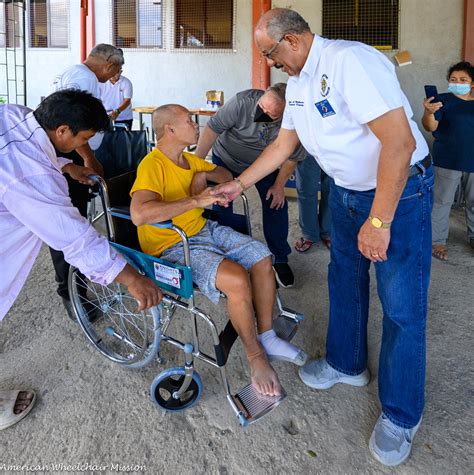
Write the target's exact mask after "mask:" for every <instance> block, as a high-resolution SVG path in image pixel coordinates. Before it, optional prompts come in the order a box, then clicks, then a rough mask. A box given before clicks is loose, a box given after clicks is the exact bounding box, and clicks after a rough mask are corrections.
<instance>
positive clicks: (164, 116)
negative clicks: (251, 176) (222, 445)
mask: <svg viewBox="0 0 474 475" xmlns="http://www.w3.org/2000/svg"><path fill="white" fill-rule="evenodd" d="M153 128H154V130H155V134H156V138H157V147H156V149H154V150H153V151H152V152H151V153H149V154H148V155H147V156H146V157H145V158H144V159H143V161H142V162H141V163H140V165H139V167H138V171H137V179H136V181H135V183H134V185H133V188H132V190H131V192H130V193H131V195H132V203H131V214H132V220H133V222H134V223H135V224H136V225H137V226H138V237H139V239H140V245H141V247H142V249H143V251H144V252H146V253H148V254H152V255H154V256H160V257H161V258H163V259H165V260H167V261H170V262H174V263H179V264H183V263H184V253H183V246H182V243H181V239H180V238H179V236H178V235H177V234H176V233H175V232H174V231H172V230H169V229H161V228H157V227H153V226H149V225H150V224H153V223H157V222H160V221H165V220H168V219H172V220H173V223H174V224H176V225H178V226H180V227H181V228H183V230H184V231H185V232H186V234H187V235H188V237H189V245H190V253H191V260H192V267H193V280H194V282H195V283H196V284H197V285H198V286H199V288H200V290H201V291H202V292H203V293H204V294H205V295H206V296H207V297H208V298H209V299H210V300H211V301H213V302H214V303H217V302H218V301H219V296H220V292H223V293H224V294H225V295H226V297H227V311H228V313H229V317H230V320H231V321H232V324H233V326H234V328H235V330H236V331H237V333H238V334H239V336H240V338H241V340H242V343H243V345H244V348H245V352H246V354H247V359H248V361H249V364H250V369H251V377H252V383H253V385H254V386H255V388H256V389H257V391H258V392H260V393H262V394H267V395H271V396H273V395H279V394H280V393H281V386H280V382H279V380H278V376H277V374H276V373H275V371H274V369H273V368H272V366H271V365H270V363H269V360H270V359H278V360H284V361H290V362H292V363H294V364H297V365H300V366H301V365H303V364H304V362H305V361H306V354H305V352H304V351H302V350H300V349H299V348H297V347H295V346H294V345H292V344H291V343H288V342H286V341H284V340H281V339H280V338H278V337H277V336H276V334H275V332H274V331H273V329H272V312H273V304H274V302H275V278H274V274H273V270H272V260H271V253H270V251H269V250H268V248H267V247H266V245H265V244H263V243H261V242H259V241H256V240H254V239H252V238H251V237H249V236H245V235H243V234H240V233H238V232H236V231H234V230H233V229H231V228H229V227H227V226H221V225H219V224H217V223H215V222H213V221H207V220H206V219H205V218H203V216H202V213H203V208H204V207H206V206H210V205H212V204H214V203H219V204H224V205H226V204H227V200H226V199H225V198H224V197H223V196H212V195H211V194H210V188H208V187H207V181H213V182H215V183H223V182H226V181H228V180H229V179H232V176H231V174H230V172H229V171H228V170H226V169H224V168H222V167H219V166H216V165H213V164H211V163H208V162H206V161H205V160H202V159H201V158H198V157H197V156H195V155H193V154H190V153H186V152H184V149H185V148H186V147H188V146H190V145H193V144H195V143H196V142H197V140H198V137H199V128H198V126H197V124H196V123H195V122H193V120H192V119H191V115H190V113H189V111H188V110H187V109H185V108H184V107H182V106H179V105H175V104H169V105H165V106H161V107H159V108H158V109H156V110H155V112H154V113H153ZM254 308H255V313H256V317H257V331H256V329H255V322H254Z"/></svg>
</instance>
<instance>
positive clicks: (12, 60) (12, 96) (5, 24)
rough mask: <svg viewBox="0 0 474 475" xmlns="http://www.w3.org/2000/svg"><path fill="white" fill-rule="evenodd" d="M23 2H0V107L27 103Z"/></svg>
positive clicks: (3, 0)
mask: <svg viewBox="0 0 474 475" xmlns="http://www.w3.org/2000/svg"><path fill="white" fill-rule="evenodd" d="M25 57H26V55H25V2H23V1H20V0H18V1H16V0H15V1H13V0H0V104H3V103H5V102H7V103H10V104H26V75H25Z"/></svg>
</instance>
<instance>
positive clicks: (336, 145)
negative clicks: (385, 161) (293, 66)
mask: <svg viewBox="0 0 474 475" xmlns="http://www.w3.org/2000/svg"><path fill="white" fill-rule="evenodd" d="M402 106H403V107H404V109H405V113H406V115H407V118H408V120H409V123H410V127H411V130H412V133H413V136H414V137H415V140H416V144H417V146H416V150H415V152H414V153H413V156H412V159H411V163H412V164H413V163H415V162H417V161H419V160H422V159H423V158H425V157H426V155H428V145H427V144H426V141H425V139H424V138H423V136H422V134H421V132H420V131H419V129H418V126H417V125H416V123H415V122H414V121H413V120H412V116H413V112H412V110H411V107H410V104H409V103H408V100H407V98H406V97H405V94H404V93H403V92H402V90H401V88H400V84H399V82H398V79H397V76H396V74H395V68H394V66H393V65H392V64H391V63H390V61H389V60H388V59H387V58H386V57H385V56H384V55H383V54H382V53H380V52H378V51H377V50H376V49H375V48H372V47H370V46H367V45H364V44H362V43H358V42H355V41H343V40H327V39H324V38H321V37H319V36H316V35H315V37H314V41H313V44H312V46H311V50H310V53H309V55H308V58H307V60H306V63H305V65H304V67H303V69H302V70H301V73H300V75H299V76H293V77H290V78H289V80H288V86H287V89H286V107H285V113H284V115H283V121H282V128H284V129H289V130H295V131H296V133H297V134H298V137H299V139H300V141H301V143H302V145H303V147H304V148H305V149H306V150H307V151H308V152H309V153H310V154H311V155H313V156H314V157H316V159H317V161H318V163H319V164H320V165H321V167H322V169H323V170H324V171H325V172H326V173H327V174H328V175H329V176H331V177H332V178H334V181H335V182H336V184H337V185H339V186H342V187H344V188H348V189H351V190H356V191H365V190H370V189H373V188H375V187H376V176H377V167H378V161H379V156H380V150H381V144H380V141H379V140H378V139H377V137H376V136H375V135H374V134H373V133H372V131H371V130H370V128H369V127H368V125H367V123H368V122H370V121H372V120H374V119H376V118H377V117H380V116H381V115H383V114H385V113H386V112H389V111H390V110H393V109H397V108H399V107H402Z"/></svg>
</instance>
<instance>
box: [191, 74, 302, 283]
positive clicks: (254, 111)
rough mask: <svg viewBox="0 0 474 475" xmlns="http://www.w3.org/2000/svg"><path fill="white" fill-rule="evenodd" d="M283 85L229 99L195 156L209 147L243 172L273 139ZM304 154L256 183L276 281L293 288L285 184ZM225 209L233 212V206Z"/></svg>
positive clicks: (232, 168) (297, 154)
mask: <svg viewBox="0 0 474 475" xmlns="http://www.w3.org/2000/svg"><path fill="white" fill-rule="evenodd" d="M285 91H286V84H284V83H278V84H275V85H273V86H270V87H269V88H268V89H267V90H266V91H262V90H260V89H248V90H246V91H242V92H239V93H238V94H237V95H235V96H234V97H233V98H232V99H231V100H230V101H229V102H227V103H226V104H225V105H224V106H223V107H222V108H221V109H219V111H218V112H217V113H216V115H215V116H214V117H212V118H211V119H210V120H209V122H208V123H207V125H206V128H205V129H204V132H203V134H202V136H201V138H200V139H199V142H198V145H197V148H196V152H195V153H196V155H198V156H199V157H203V158H205V157H206V156H207V154H208V153H209V150H210V149H211V147H212V161H213V163H215V164H216V165H220V166H222V167H225V168H227V169H228V170H230V171H231V172H232V174H233V175H234V176H237V175H239V174H240V173H242V172H243V171H244V170H246V169H247V168H248V167H249V166H250V165H251V164H252V163H253V162H255V160H257V158H258V157H259V156H260V154H261V153H262V152H263V150H264V149H265V147H266V146H267V145H269V144H270V143H272V142H273V141H274V140H275V139H276V137H277V135H278V132H279V131H280V126H281V118H282V116H283V111H284V109H285ZM305 158H306V152H305V150H304V149H303V148H302V147H301V146H300V147H298V148H297V149H296V150H295V152H294V153H293V155H292V156H291V157H290V159H289V160H288V161H287V162H285V163H284V164H283V165H282V167H281V168H280V170H276V171H275V172H273V173H271V174H270V175H268V176H266V177H265V178H262V179H261V180H260V181H259V182H257V183H256V184H255V187H256V188H257V191H258V193H259V195H260V199H261V201H262V220H263V232H264V235H265V240H266V241H267V244H268V247H269V248H270V251H271V252H272V254H273V256H274V266H273V267H274V269H275V274H276V278H277V281H278V283H279V284H280V285H281V286H282V287H291V286H292V285H293V284H294V276H293V272H292V271H291V268H290V266H289V265H288V255H289V254H290V252H291V248H290V246H289V245H288V242H287V239H288V203H287V202H286V199H285V195H284V191H283V188H284V186H285V183H286V181H287V180H288V178H289V177H290V175H291V174H292V173H293V172H294V170H295V168H296V165H297V162H298V161H301V160H304V159H305ZM224 210H225V211H223V212H228V213H231V212H232V208H231V206H229V208H225V209H224Z"/></svg>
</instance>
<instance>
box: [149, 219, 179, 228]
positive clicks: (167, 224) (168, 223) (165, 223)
mask: <svg viewBox="0 0 474 475" xmlns="http://www.w3.org/2000/svg"><path fill="white" fill-rule="evenodd" d="M152 226H156V227H157V228H164V229H174V225H173V221H172V220H171V219H167V220H166V221H161V222H159V223H154V224H152Z"/></svg>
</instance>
